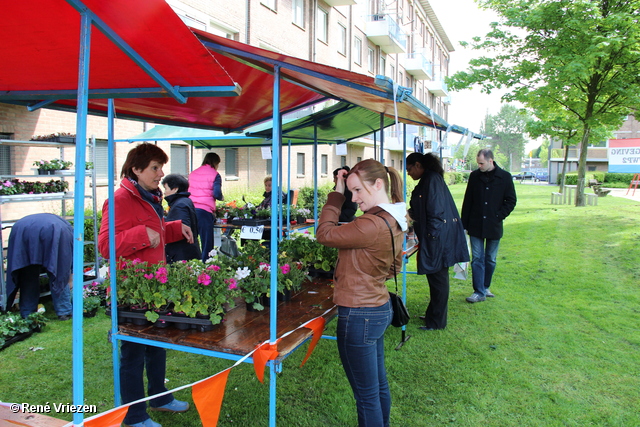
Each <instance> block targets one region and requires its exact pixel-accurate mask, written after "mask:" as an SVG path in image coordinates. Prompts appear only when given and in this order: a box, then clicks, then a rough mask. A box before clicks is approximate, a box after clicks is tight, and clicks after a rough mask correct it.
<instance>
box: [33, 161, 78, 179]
mask: <svg viewBox="0 0 640 427" xmlns="http://www.w3.org/2000/svg"><path fill="white" fill-rule="evenodd" d="M33 165H34V166H37V168H38V175H53V174H54V173H55V171H59V170H66V169H69V168H70V167H71V166H73V163H72V162H66V161H64V160H60V159H53V160H36V161H35V162H33Z"/></svg>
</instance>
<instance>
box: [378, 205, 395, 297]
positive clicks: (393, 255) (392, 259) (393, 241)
mask: <svg viewBox="0 0 640 427" xmlns="http://www.w3.org/2000/svg"><path fill="white" fill-rule="evenodd" d="M374 215H376V216H379V217H380V218H382V220H383V221H384V223H385V224H387V228H389V233H391V249H392V250H393V254H392V256H391V266H392V268H393V280H394V281H395V282H396V293H398V272H397V271H396V241H395V240H394V239H393V231H392V230H391V225H390V224H389V221H387V219H386V218H385V217H383V216H382V215H379V214H378V213H375V214H374Z"/></svg>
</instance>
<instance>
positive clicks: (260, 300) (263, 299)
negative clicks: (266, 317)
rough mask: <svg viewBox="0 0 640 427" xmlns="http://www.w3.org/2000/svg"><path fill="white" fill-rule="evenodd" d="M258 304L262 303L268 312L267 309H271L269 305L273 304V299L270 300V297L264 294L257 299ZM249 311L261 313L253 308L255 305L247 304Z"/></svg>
mask: <svg viewBox="0 0 640 427" xmlns="http://www.w3.org/2000/svg"><path fill="white" fill-rule="evenodd" d="M256 302H258V303H260V304H261V305H262V306H263V307H264V308H265V310H266V309H267V308H269V304H270V302H271V298H269V297H268V296H266V295H265V294H263V295H260V296H259V297H258V298H257V301H256ZM247 311H261V310H256V309H255V308H253V303H248V304H247Z"/></svg>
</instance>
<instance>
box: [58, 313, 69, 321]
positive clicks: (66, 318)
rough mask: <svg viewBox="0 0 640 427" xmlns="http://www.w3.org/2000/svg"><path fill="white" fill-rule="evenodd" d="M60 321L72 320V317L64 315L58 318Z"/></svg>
mask: <svg viewBox="0 0 640 427" xmlns="http://www.w3.org/2000/svg"><path fill="white" fill-rule="evenodd" d="M58 320H71V315H70V314H63V315H62V316H58Z"/></svg>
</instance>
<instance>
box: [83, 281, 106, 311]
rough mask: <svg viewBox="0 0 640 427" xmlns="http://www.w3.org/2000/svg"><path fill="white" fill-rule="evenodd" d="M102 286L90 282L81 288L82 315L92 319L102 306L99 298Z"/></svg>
mask: <svg viewBox="0 0 640 427" xmlns="http://www.w3.org/2000/svg"><path fill="white" fill-rule="evenodd" d="M101 290H102V286H101V285H100V284H99V283H98V282H91V283H88V284H86V285H84V286H83V287H82V315H83V316H84V317H93V316H95V315H96V311H97V310H98V307H100V305H101V304H102V298H101V297H100V294H101Z"/></svg>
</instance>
